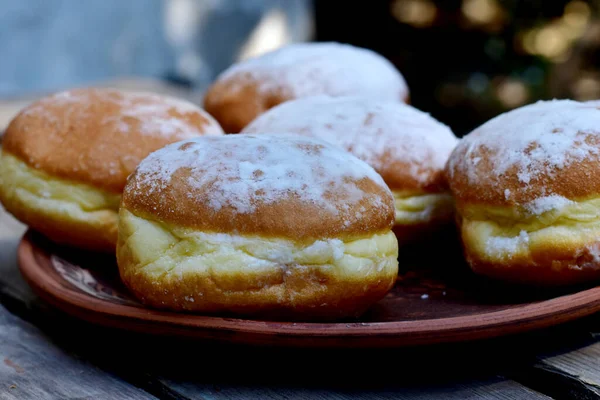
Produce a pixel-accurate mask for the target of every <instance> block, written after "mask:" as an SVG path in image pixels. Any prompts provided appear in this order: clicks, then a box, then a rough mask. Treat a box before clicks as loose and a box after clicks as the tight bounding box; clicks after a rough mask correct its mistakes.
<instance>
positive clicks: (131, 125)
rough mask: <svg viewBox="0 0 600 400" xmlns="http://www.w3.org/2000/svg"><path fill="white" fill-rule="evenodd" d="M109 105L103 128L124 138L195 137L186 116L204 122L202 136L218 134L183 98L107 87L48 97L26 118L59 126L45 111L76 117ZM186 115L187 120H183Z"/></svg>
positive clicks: (208, 118)
mask: <svg viewBox="0 0 600 400" xmlns="http://www.w3.org/2000/svg"><path fill="white" fill-rule="evenodd" d="M107 104H110V105H111V106H112V107H114V110H112V112H106V113H104V114H105V115H103V119H102V121H100V123H101V124H103V125H107V126H108V125H112V127H113V128H114V131H115V132H116V133H121V134H123V135H127V134H129V133H131V132H132V131H135V132H136V134H142V135H148V136H155V137H157V136H162V137H173V136H177V137H180V138H181V139H183V138H187V137H194V136H197V135H198V133H197V132H198V124H197V123H192V118H189V116H195V115H198V116H200V117H201V118H202V119H204V120H206V123H205V124H204V127H205V130H204V132H203V134H204V135H219V134H222V130H221V129H220V128H219V124H218V123H217V122H216V121H215V120H214V118H212V117H211V116H210V115H209V114H208V113H204V112H202V110H201V109H199V108H198V106H196V105H194V104H192V103H191V102H188V101H186V100H183V99H179V98H175V97H172V96H162V95H159V94H155V93H149V92H126V91H118V90H114V89H108V88H95V89H90V88H86V89H73V90H67V91H62V92H57V93H55V94H52V95H49V96H47V97H45V98H43V99H40V100H39V101H37V102H36V103H34V104H32V105H31V106H30V107H28V108H26V109H25V110H24V111H23V113H24V114H25V115H39V116H44V117H45V118H47V119H48V122H50V123H61V121H58V120H57V118H56V116H55V115H54V114H53V113H52V112H49V111H48V105H52V106H53V107H70V106H75V107H77V111H76V112H77V115H78V117H79V118H82V117H83V116H85V115H86V114H94V113H96V114H97V113H98V111H100V108H101V107H106V105H107ZM186 116H188V118H186Z"/></svg>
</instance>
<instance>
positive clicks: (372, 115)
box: [242, 95, 458, 185]
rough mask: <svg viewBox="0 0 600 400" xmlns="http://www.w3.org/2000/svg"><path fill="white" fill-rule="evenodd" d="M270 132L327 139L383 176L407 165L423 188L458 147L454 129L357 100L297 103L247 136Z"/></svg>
mask: <svg viewBox="0 0 600 400" xmlns="http://www.w3.org/2000/svg"><path fill="white" fill-rule="evenodd" d="M268 132H294V133H297V134H300V135H305V136H312V137H317V138H319V139H323V140H326V141H327V142H330V143H333V144H335V145H337V146H340V147H341V148H343V149H345V150H347V151H350V152H351V153H352V154H353V155H355V156H357V157H358V158H360V159H361V160H363V161H365V162H366V163H368V164H369V165H371V166H372V167H373V168H375V170H376V171H378V172H380V173H382V174H384V171H385V170H386V169H387V168H388V167H390V165H391V164H393V163H395V162H402V163H405V164H407V165H408V168H409V169H410V171H408V172H409V173H410V175H412V177H413V178H414V179H416V180H417V181H418V182H419V183H420V184H422V185H424V184H425V183H426V182H428V181H429V180H430V179H431V175H432V174H434V173H436V171H441V170H443V169H444V166H445V164H446V161H447V160H448V157H449V155H450V153H451V152H452V150H453V149H454V147H455V146H456V144H457V143H458V139H457V138H456V136H455V135H454V134H453V133H452V131H451V130H450V128H448V127H447V126H446V125H444V124H442V123H441V122H439V121H437V120H436V119H434V118H433V117H431V116H430V115H429V114H427V113H425V112H422V111H420V110H418V109H416V108H414V107H412V106H410V105H407V104H402V103H398V102H391V101H381V100H374V99H368V98H364V97H356V96H344V97H330V96H324V95H321V96H313V97H307V98H302V99H297V100H292V101H289V102H286V103H283V104H281V105H279V106H277V107H274V108H272V109H271V110H269V111H267V112H266V113H264V114H262V115H261V116H259V117H258V118H257V119H255V120H254V121H253V122H252V123H250V125H248V126H247V127H246V128H244V130H243V131H242V133H268ZM424 166H426V167H427V168H423V167H424ZM397 172H400V171H397ZM384 178H386V175H384ZM388 183H390V182H388Z"/></svg>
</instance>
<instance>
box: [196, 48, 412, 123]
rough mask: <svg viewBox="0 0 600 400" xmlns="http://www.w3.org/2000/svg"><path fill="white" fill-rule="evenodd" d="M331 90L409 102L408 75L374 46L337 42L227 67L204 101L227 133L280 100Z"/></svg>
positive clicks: (333, 93)
mask: <svg viewBox="0 0 600 400" xmlns="http://www.w3.org/2000/svg"><path fill="white" fill-rule="evenodd" d="M319 94H326V95H329V96H348V95H358V96H364V97H370V98H375V99H380V100H387V101H398V102H407V101H408V98H409V90H408V87H407V85H406V81H405V80H404V77H403V76H402V75H401V74H400V72H398V70H397V69H396V68H395V67H394V65H393V64H392V63H390V62H389V61H388V60H387V59H385V58H384V57H382V56H381V55H379V54H377V53H375V52H373V51H372V50H368V49H363V48H359V47H355V46H351V45H347V44H340V43H335V42H324V43H297V44H291V45H288V46H286V47H283V48H281V49H278V50H274V51H271V52H269V53H267V54H264V55H262V56H259V57H255V58H252V59H249V60H247V61H243V62H240V63H238V64H235V65H233V66H231V67H230V68H229V69H227V70H225V71H224V72H223V73H222V74H221V75H220V76H219V77H217V80H216V82H215V83H214V84H213V85H212V86H211V87H210V88H209V90H208V92H207V93H206V96H205V99H204V107H205V108H206V110H207V111H208V112H209V113H210V114H212V115H213V116H214V117H215V118H216V119H217V121H219V123H221V125H222V126H223V129H225V131H226V132H227V133H237V132H239V131H240V130H241V129H242V128H243V127H244V126H246V125H247V124H248V123H249V122H250V121H252V120H253V119H254V118H256V117H257V116H258V115H260V114H261V113H263V112H264V111H266V110H268V109H270V108H271V107H273V106H276V105H277V104H280V103H283V102H284V101H288V100H291V99H296V98H301V97H308V96H314V95H319Z"/></svg>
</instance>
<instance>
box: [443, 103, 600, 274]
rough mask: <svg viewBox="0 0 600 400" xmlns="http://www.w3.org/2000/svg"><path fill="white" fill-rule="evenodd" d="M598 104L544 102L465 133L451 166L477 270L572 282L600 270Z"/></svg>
mask: <svg viewBox="0 0 600 400" xmlns="http://www.w3.org/2000/svg"><path fill="white" fill-rule="evenodd" d="M598 165H600V110H599V109H598V108H596V107H594V105H592V104H589V103H580V102H576V101H570V100H554V101H540V102H537V103H535V104H531V105H528V106H525V107H521V108H519V109H516V110H513V111H510V112H507V113H505V114H502V115H500V116H498V117H496V118H494V119H492V120H490V121H488V122H487V123H485V124H483V125H482V126H481V127H479V128H477V129H475V130H474V131H473V132H472V133H470V134H469V135H467V136H466V137H465V138H464V139H463V140H462V141H461V143H460V144H459V145H458V146H457V148H456V149H455V151H454V152H453V154H452V156H451V157H450V160H449V162H448V167H447V174H448V177H449V182H450V186H451V189H452V192H453V194H454V195H455V197H456V202H457V211H458V213H459V216H460V217H459V221H460V224H461V230H462V237H463V242H464V247H465V252H466V255H467V258H468V260H469V262H470V264H471V266H472V267H473V269H474V270H475V271H476V272H481V273H483V274H487V275H491V276H494V277H499V278H502V279H509V280H513V281H520V282H532V283H548V284H568V283H573V282H580V281H585V280H588V279H594V278H598V277H600V196H599V194H600V179H599V178H597V177H598V176H600V175H598Z"/></svg>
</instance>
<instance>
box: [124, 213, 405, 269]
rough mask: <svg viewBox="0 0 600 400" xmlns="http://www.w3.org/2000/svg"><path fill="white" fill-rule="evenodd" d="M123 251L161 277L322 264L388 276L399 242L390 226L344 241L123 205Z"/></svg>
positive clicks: (139, 265)
mask: <svg viewBox="0 0 600 400" xmlns="http://www.w3.org/2000/svg"><path fill="white" fill-rule="evenodd" d="M118 247H119V253H120V254H124V253H127V254H128V255H129V256H128V258H129V262H133V264H134V265H133V266H131V265H130V266H128V267H134V268H137V269H138V270H143V272H144V273H145V274H149V275H151V276H154V277H156V278H158V277H159V276H162V275H164V274H172V275H174V276H177V275H179V276H181V275H183V274H187V273H195V274H230V273H238V272H240V273H244V272H248V271H253V272H257V271H261V270H262V271H270V270H274V269H280V268H281V267H282V266H283V265H287V266H297V267H306V266H313V267H318V268H323V269H326V270H328V271H330V272H331V273H335V274H337V276H340V277H341V278H349V279H356V278H361V277H366V276H388V275H389V274H391V273H394V272H395V271H397V268H398V261H397V256H398V242H397V240H396V237H395V236H394V234H393V233H392V232H391V231H388V232H386V233H382V234H376V235H373V236H371V237H368V238H363V239H358V240H351V241H344V240H341V239H324V240H317V241H315V242H313V243H311V244H308V245H305V244H299V243H296V242H294V241H292V240H287V239H275V238H263V237H259V236H243V235H234V234H223V233H210V232H198V231H196V230H194V229H191V228H181V227H176V226H173V225H171V224H165V223H160V222H156V221H150V220H147V219H144V218H140V217H138V216H136V215H134V214H133V213H131V212H129V211H128V210H125V209H121V212H120V225H119V246H118Z"/></svg>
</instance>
